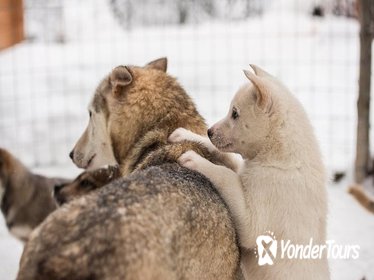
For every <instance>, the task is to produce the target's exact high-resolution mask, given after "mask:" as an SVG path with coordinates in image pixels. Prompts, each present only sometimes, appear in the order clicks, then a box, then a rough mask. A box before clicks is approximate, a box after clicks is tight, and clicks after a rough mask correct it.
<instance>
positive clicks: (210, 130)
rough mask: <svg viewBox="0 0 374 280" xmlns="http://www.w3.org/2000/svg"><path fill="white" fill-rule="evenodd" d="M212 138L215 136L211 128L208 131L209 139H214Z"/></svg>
mask: <svg viewBox="0 0 374 280" xmlns="http://www.w3.org/2000/svg"><path fill="white" fill-rule="evenodd" d="M212 136H213V129H211V128H209V129H208V137H209V138H212Z"/></svg>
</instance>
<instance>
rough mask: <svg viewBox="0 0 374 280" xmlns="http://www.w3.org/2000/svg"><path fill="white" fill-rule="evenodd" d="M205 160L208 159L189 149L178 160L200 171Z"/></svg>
mask: <svg viewBox="0 0 374 280" xmlns="http://www.w3.org/2000/svg"><path fill="white" fill-rule="evenodd" d="M205 160H206V159H204V158H203V157H202V156H200V155H199V154H197V153H196V152H194V151H187V152H185V153H184V154H182V155H181V156H180V157H179V159H178V162H179V164H180V165H182V166H184V167H187V168H188V169H192V170H195V171H199V168H201V167H202V165H203V164H204V161H205Z"/></svg>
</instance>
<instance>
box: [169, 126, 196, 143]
mask: <svg viewBox="0 0 374 280" xmlns="http://www.w3.org/2000/svg"><path fill="white" fill-rule="evenodd" d="M199 137H201V136H200V135H198V134H195V133H193V132H192V131H190V130H188V129H185V128H183V127H179V128H177V129H176V130H174V131H173V133H172V134H170V136H169V138H168V141H169V142H171V143H177V142H181V141H184V140H188V141H195V142H196V141H198V140H199Z"/></svg>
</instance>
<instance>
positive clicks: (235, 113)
mask: <svg viewBox="0 0 374 280" xmlns="http://www.w3.org/2000/svg"><path fill="white" fill-rule="evenodd" d="M231 117H232V118H233V119H234V120H236V119H237V118H239V114H238V111H237V110H236V108H232V113H231Z"/></svg>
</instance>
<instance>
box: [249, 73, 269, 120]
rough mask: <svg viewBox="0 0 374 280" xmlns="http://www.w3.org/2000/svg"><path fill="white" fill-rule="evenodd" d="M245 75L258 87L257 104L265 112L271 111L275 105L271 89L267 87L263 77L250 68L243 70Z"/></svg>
mask: <svg viewBox="0 0 374 280" xmlns="http://www.w3.org/2000/svg"><path fill="white" fill-rule="evenodd" d="M243 71H244V74H245V76H246V77H247V78H248V79H249V80H250V81H251V82H252V84H253V85H254V86H255V87H256V89H257V90H256V102H257V106H258V107H259V108H260V109H261V110H262V111H263V112H265V113H270V112H271V108H272V105H273V100H272V98H271V94H270V92H269V90H268V89H267V88H266V87H265V85H264V81H263V80H262V79H261V77H259V76H257V75H256V74H254V73H252V72H251V71H248V70H243Z"/></svg>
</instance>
